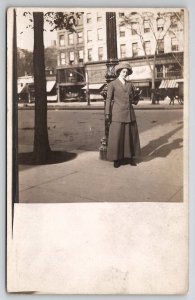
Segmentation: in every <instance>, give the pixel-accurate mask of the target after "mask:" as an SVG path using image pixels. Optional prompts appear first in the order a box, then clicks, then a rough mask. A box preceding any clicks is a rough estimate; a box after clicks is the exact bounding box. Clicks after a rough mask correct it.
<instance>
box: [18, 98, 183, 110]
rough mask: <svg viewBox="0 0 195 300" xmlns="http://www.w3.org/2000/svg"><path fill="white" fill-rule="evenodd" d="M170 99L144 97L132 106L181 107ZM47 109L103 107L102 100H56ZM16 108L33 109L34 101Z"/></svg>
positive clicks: (146, 107) (148, 107)
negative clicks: (157, 101)
mask: <svg viewBox="0 0 195 300" xmlns="http://www.w3.org/2000/svg"><path fill="white" fill-rule="evenodd" d="M169 102H170V100H169V99H168V98H167V99H165V100H162V101H160V103H159V104H151V100H149V99H144V100H140V102H139V103H138V105H134V108H135V109H136V110H137V109H182V108H183V105H180V104H178V103H177V102H176V101H175V105H169ZM47 107H48V109H51V110H54V109H56V110H63V109H71V110H74V109H82V110H90V109H92V110H93V109H95V110H96V109H100V110H102V109H104V102H103V101H96V102H91V103H90V105H88V104H87V103H86V102H56V103H48V105H47ZM18 109H34V103H19V104H18Z"/></svg>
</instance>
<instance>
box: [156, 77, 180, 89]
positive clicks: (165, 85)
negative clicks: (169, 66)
mask: <svg viewBox="0 0 195 300" xmlns="http://www.w3.org/2000/svg"><path fill="white" fill-rule="evenodd" d="M175 88H178V83H177V81H176V80H175V79H170V80H169V79H167V80H162V82H161V84H160V86H159V89H175Z"/></svg>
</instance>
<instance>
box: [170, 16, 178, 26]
mask: <svg viewBox="0 0 195 300" xmlns="http://www.w3.org/2000/svg"><path fill="white" fill-rule="evenodd" d="M171 28H172V29H175V30H177V29H178V19H177V17H176V15H174V16H171Z"/></svg>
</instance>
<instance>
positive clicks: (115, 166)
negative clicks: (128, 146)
mask: <svg viewBox="0 0 195 300" xmlns="http://www.w3.org/2000/svg"><path fill="white" fill-rule="evenodd" d="M119 167H120V161H119V160H115V161H114V168H119Z"/></svg>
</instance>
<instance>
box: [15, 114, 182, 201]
mask: <svg viewBox="0 0 195 300" xmlns="http://www.w3.org/2000/svg"><path fill="white" fill-rule="evenodd" d="M33 114H34V112H33V111H32V110H28V111H25V110H22V111H19V152H20V154H19V160H20V162H22V154H21V153H24V152H32V149H33V118H34V116H33ZM136 116H137V123H138V128H139V132H140V141H141V148H142V161H141V162H140V163H139V164H138V165H137V167H130V166H129V165H124V166H121V167H120V168H119V169H117V170H114V168H113V164H112V162H107V161H101V160H100V159H99V150H98V149H99V146H100V139H101V138H102V137H103V136H104V116H103V111H95V110H91V111H83V110H81V111H79V110H78V111H70V110H69V111H66V110H63V111H62V110H61V111H57V110H56V111H48V132H49V140H50V146H51V149H52V150H53V151H56V153H58V154H60V152H68V153H69V154H70V155H71V154H72V155H74V156H72V157H70V159H67V160H65V159H64V161H63V160H62V161H61V162H60V163H57V164H56V163H51V164H50V165H44V166H33V165H30V163H28V161H25V163H24V162H23V163H21V165H20V171H19V186H20V195H19V198H20V199H19V200H20V202H24V203H36V202H38V203H39V202H40V203H47V202H50V203H52V202H54V203H63V202H102V201H103V202H107V201H108V202H128V201H134V202H138V201H144V202H146V201H152V202H156V201H158V202H181V201H183V110H174V109H173V110H137V111H136ZM57 151H58V152H57Z"/></svg>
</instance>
